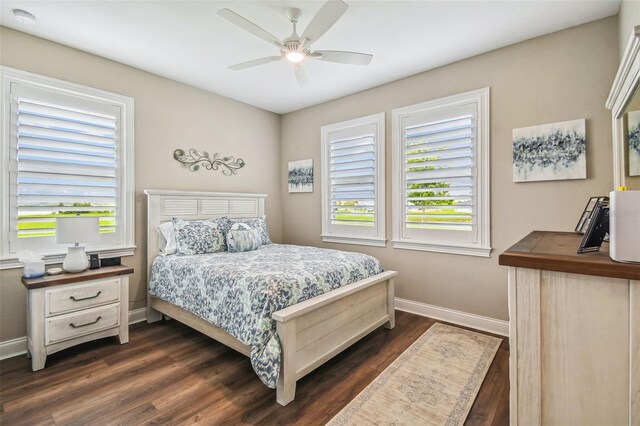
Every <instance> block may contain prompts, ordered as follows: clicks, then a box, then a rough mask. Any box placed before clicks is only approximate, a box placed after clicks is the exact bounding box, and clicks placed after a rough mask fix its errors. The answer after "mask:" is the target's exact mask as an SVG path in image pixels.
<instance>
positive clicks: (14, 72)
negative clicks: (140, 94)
mask: <svg viewBox="0 0 640 426" xmlns="http://www.w3.org/2000/svg"><path fill="white" fill-rule="evenodd" d="M0 80H1V82H0V83H1V84H0V120H1V122H2V124H3V128H4V132H3V133H2V135H1V137H2V146H1V147H0V164H2V165H3V167H2V171H3V172H4V173H7V175H5V176H3V179H1V181H2V187H1V188H0V195H1V196H0V209H1V212H0V227H1V228H2V229H1V230H2V238H0V269H8V268H16V267H20V266H22V265H21V264H19V263H18V262H17V261H16V257H15V255H16V253H10V252H9V238H8V236H9V226H10V224H9V221H10V217H9V204H10V203H9V195H8V194H9V191H10V186H9V185H10V179H9V175H8V173H9V171H10V167H5V166H7V165H9V164H10V161H9V160H10V145H11V143H10V142H11V141H10V138H11V126H9V125H8V123H9V122H10V120H11V116H10V115H11V111H10V108H7V106H8V105H9V101H10V96H11V91H10V85H11V84H12V83H19V84H23V85H27V86H30V87H36V88H40V89H44V90H54V91H56V92H58V93H62V94H65V95H72V96H81V97H82V98H84V99H91V100H96V101H101V102H108V103H110V104H113V105H116V106H118V108H120V111H121V114H122V116H121V120H120V127H121V128H123V129H124V132H123V133H122V134H121V135H120V137H121V139H122V143H121V145H120V146H121V147H124V149H122V150H121V160H120V167H121V168H122V169H123V170H124V171H125V172H124V173H123V174H122V176H121V183H120V187H119V191H120V206H119V207H120V209H121V211H122V219H123V222H124V226H125V229H124V232H123V237H122V238H123V239H122V241H121V242H120V244H118V245H117V246H108V247H107V248H101V247H87V251H88V252H93V253H100V254H102V255H103V256H105V257H106V256H129V255H133V252H134V251H135V248H136V245H135V182H134V180H135V171H134V166H135V162H134V153H135V150H134V136H135V131H134V111H135V101H134V99H133V98H131V97H128V96H123V95H119V94H116V93H111V92H107V91H104V90H99V89H94V88H91V87H87V86H83V85H80V84H75V83H70V82H67V81H63V80H58V79H55V78H51V77H46V76H42V75H38V74H34V73H30V72H27V71H22V70H18V69H14V68H9V67H5V66H0ZM40 254H44V255H45V263H48V264H51V263H60V262H62V260H63V259H64V256H65V254H66V250H60V251H57V250H56V251H55V252H48V253H40Z"/></svg>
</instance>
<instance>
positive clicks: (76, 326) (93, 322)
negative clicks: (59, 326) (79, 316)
mask: <svg viewBox="0 0 640 426" xmlns="http://www.w3.org/2000/svg"><path fill="white" fill-rule="evenodd" d="M101 318H102V317H101V316H100V317H98V318H96V320H95V321H91V322H88V323H86V324H80V325H75V324H74V323H69V326H70V327H72V328H80V327H86V326H88V325H91V324H95V323H97V322H98V321H100V319H101Z"/></svg>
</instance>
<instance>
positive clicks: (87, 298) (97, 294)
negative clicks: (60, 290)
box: [69, 290, 102, 302]
mask: <svg viewBox="0 0 640 426" xmlns="http://www.w3.org/2000/svg"><path fill="white" fill-rule="evenodd" d="M100 294H102V290H100V291H99V292H98V293H96V295H95V296H89V297H81V298H79V299H77V298H76V297H75V296H71V297H69V299H71V300H73V301H74V302H80V301H82V300H89V299H95V298H96V297H98V296H100Z"/></svg>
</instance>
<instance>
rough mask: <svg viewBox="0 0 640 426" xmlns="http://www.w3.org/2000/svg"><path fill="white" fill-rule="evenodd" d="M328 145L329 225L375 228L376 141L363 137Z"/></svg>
mask: <svg viewBox="0 0 640 426" xmlns="http://www.w3.org/2000/svg"><path fill="white" fill-rule="evenodd" d="M330 144H331V156H330V158H331V160H330V162H331V190H330V193H331V224H333V225H345V226H374V225H375V218H376V191H375V189H376V188H375V180H376V164H375V137H374V135H373V134H363V135H361V136H357V137H354V138H349V139H334V140H331V141H330Z"/></svg>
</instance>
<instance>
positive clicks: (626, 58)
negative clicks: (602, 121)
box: [605, 25, 640, 189]
mask: <svg viewBox="0 0 640 426" xmlns="http://www.w3.org/2000/svg"><path fill="white" fill-rule="evenodd" d="M639 86H640V25H638V26H636V27H634V28H633V30H632V32H631V35H630V37H629V41H628V42H627V47H626V49H625V51H624V55H623V56H622V60H621V61H620V66H619V67H618V72H617V73H616V78H615V80H614V81H613V85H612V86H611V91H610V92H609V96H608V97H607V102H606V103H605V106H606V108H607V109H609V110H611V120H612V123H611V124H612V127H613V188H614V189H617V188H618V187H619V186H623V185H624V184H625V173H626V167H625V162H624V159H625V150H624V137H625V135H624V123H623V120H624V113H625V109H626V108H627V105H629V102H631V99H632V98H633V95H634V93H635V92H636V90H637V89H638V87H639Z"/></svg>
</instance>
